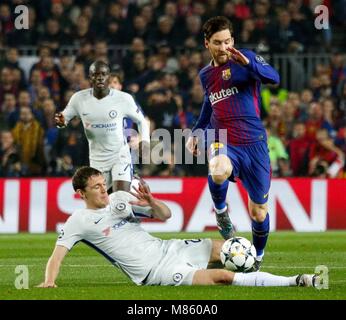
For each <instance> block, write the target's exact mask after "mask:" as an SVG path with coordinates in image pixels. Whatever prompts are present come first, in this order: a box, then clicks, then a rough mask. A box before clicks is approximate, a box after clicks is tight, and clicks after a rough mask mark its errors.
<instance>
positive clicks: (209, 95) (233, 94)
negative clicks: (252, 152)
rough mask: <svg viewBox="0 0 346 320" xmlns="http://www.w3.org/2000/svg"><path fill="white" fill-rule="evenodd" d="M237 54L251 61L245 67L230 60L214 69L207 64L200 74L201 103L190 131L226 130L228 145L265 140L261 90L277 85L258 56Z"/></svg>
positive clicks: (275, 77)
mask: <svg viewBox="0 0 346 320" xmlns="http://www.w3.org/2000/svg"><path fill="white" fill-rule="evenodd" d="M240 51H241V52H242V53H243V54H244V55H245V56H246V57H247V58H248V59H249V61H250V63H249V64H248V65H247V66H241V65H239V64H237V63H234V62H233V61H231V60H230V61H228V62H227V63H226V64H224V65H222V66H217V67H215V66H213V65H212V64H209V65H207V66H206V67H204V68H203V69H202V70H201V71H200V73H199V77H200V80H201V83H202V86H203V90H204V102H203V105H202V110H201V114H200V116H199V118H198V120H197V122H196V124H195V126H194V127H193V129H192V131H195V130H197V129H227V142H228V144H230V145H242V144H251V143H255V142H257V141H259V140H264V139H266V133H265V130H264V127H263V124H262V122H261V119H260V103H261V102H260V86H261V83H272V84H277V83H279V81H280V77H279V74H278V73H277V71H276V70H275V69H274V68H273V67H271V66H270V65H269V64H268V63H267V62H266V61H265V60H264V59H263V58H262V57H261V56H259V55H256V54H255V53H254V52H253V51H250V50H246V49H242V50H240Z"/></svg>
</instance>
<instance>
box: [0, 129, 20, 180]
mask: <svg viewBox="0 0 346 320" xmlns="http://www.w3.org/2000/svg"><path fill="white" fill-rule="evenodd" d="M20 176H21V164H20V157H19V152H18V149H17V147H16V146H15V144H14V139H13V136H12V133H11V131H1V133H0V177H20Z"/></svg>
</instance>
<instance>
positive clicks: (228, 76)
mask: <svg viewBox="0 0 346 320" xmlns="http://www.w3.org/2000/svg"><path fill="white" fill-rule="evenodd" d="M221 77H222V79H223V80H229V79H231V69H230V68H228V69H225V70H222V75H221Z"/></svg>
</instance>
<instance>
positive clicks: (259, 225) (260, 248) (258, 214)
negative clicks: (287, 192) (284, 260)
mask: <svg viewBox="0 0 346 320" xmlns="http://www.w3.org/2000/svg"><path fill="white" fill-rule="evenodd" d="M248 208H249V213H250V217H251V219H252V242H253V244H254V246H255V248H256V252H257V256H256V263H255V270H258V269H259V266H260V264H261V261H262V258H263V255H264V248H265V247H266V244H267V240H268V236H269V230H270V220H269V214H268V205H267V203H263V204H258V203H255V202H253V201H252V200H251V199H250V198H249V201H248Z"/></svg>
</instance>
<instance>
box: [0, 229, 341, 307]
mask: <svg viewBox="0 0 346 320" xmlns="http://www.w3.org/2000/svg"><path fill="white" fill-rule="evenodd" d="M155 235H156V236H158V237H161V238H163V239H170V238H185V239H193V238H203V237H205V238H206V237H210V238H216V239H220V236H219V235H218V233H217V232H205V233H198V234H195V233H183V232H181V233H165V234H155ZM238 235H240V236H245V237H247V238H248V239H251V235H250V234H249V233H239V234H238ZM56 237H57V235H56V234H53V233H50V234H44V235H30V234H18V235H0V300H17V299H20V300H21V299H116V300H142V299H146V300H166V299H167V300H180V299H182V300H214V299H216V300H236V299H241V300H249V299H261V300H262V299H297V300H301V299H313V300H316V299H346V277H345V275H346V272H345V271H346V232H341V231H340V232H324V233H295V232H275V233H271V235H270V238H269V242H268V245H267V249H266V255H265V260H264V263H263V267H262V269H261V271H266V272H271V273H275V274H278V275H294V274H297V273H313V272H314V270H315V266H317V265H325V266H327V267H328V270H329V289H322V290H317V289H314V288H296V287H289V288H286V287H285V288H277V287H276V288H273V287H272V288H263V287H257V288H249V287H233V286H203V287H192V286H191V287H159V286H155V287H144V286H143V287H141V286H136V285H135V284H133V283H132V282H131V281H130V280H129V279H128V278H127V277H126V276H125V275H123V274H122V273H121V272H120V271H119V270H117V269H116V268H114V267H113V266H112V265H111V264H110V263H109V262H108V261H107V260H105V258H103V257H102V256H101V255H99V254H98V253H97V252H95V251H94V250H92V249H90V248H88V247H87V246H86V245H84V244H78V245H77V246H76V247H75V248H74V249H73V250H72V251H71V252H70V253H69V254H68V255H67V257H66V258H65V260H64V263H63V265H62V267H61V269H60V276H59V278H58V280H57V284H58V286H59V287H58V288H57V289H41V288H36V287H35V286H36V285H37V284H39V283H40V282H41V281H42V280H43V277H44V270H45V265H46V262H47V259H48V257H49V256H50V254H51V252H52V249H53V246H54V244H55V240H56ZM17 265H26V266H28V270H29V289H28V290H24V289H22V290H17V289H16V288H15V286H14V282H15V278H16V276H18V274H16V273H15V267H16V266H17Z"/></svg>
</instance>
